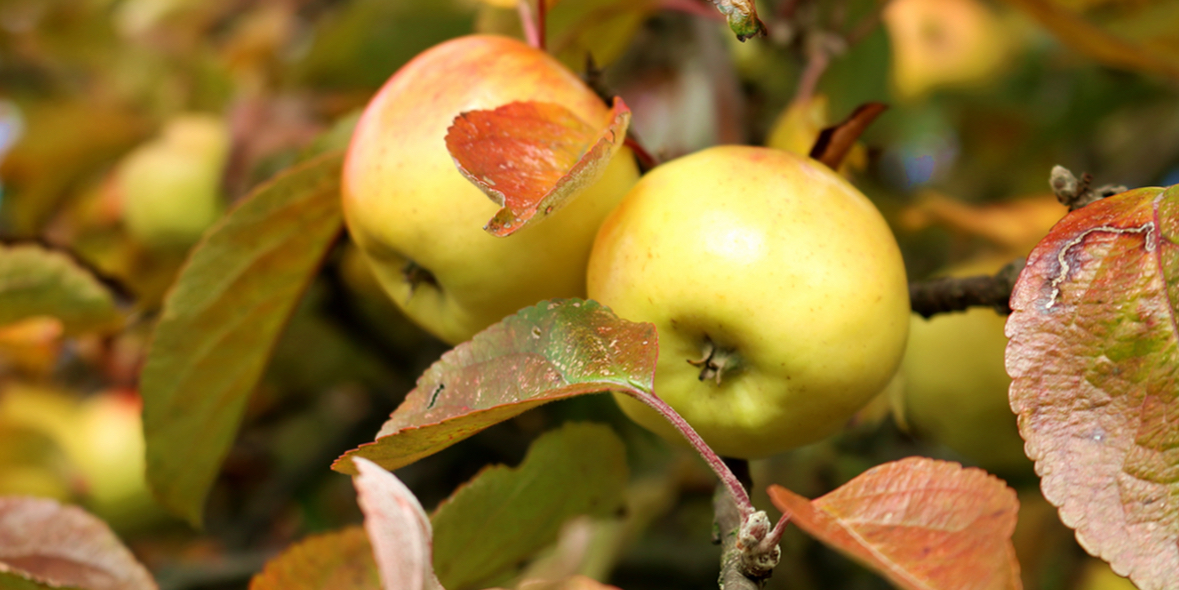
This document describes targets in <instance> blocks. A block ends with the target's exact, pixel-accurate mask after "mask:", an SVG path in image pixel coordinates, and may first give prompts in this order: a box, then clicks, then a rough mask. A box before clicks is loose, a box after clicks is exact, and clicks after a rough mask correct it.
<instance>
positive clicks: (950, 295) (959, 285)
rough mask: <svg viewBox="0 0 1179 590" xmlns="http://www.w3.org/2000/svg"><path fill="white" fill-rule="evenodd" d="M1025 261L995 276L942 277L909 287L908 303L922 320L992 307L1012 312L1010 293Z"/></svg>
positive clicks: (1015, 261)
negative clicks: (955, 312) (952, 312)
mask: <svg viewBox="0 0 1179 590" xmlns="http://www.w3.org/2000/svg"><path fill="white" fill-rule="evenodd" d="M1025 263H1026V261H1025V260H1024V259H1023V258H1018V259H1016V260H1013V261H1011V262H1010V263H1008V264H1007V266H1004V267H1003V268H1002V269H1000V270H999V272H997V273H995V274H994V275H993V276H987V275H980V276H973V277H942V278H937V279H930V280H928V281H921V282H917V283H910V284H909V303H910V305H911V306H912V308H913V311H914V312H915V313H917V314H920V315H921V317H923V318H930V317H932V316H934V315H936V314H939V313H947V312H951V311H966V310H967V309H969V308H971V307H992V308H994V309H995V311H997V312H999V313H1002V314H1009V313H1011V306H1010V299H1011V290H1012V289H1014V288H1015V281H1016V279H1018V278H1019V273H1020V271H1022V270H1023V267H1024V264H1025Z"/></svg>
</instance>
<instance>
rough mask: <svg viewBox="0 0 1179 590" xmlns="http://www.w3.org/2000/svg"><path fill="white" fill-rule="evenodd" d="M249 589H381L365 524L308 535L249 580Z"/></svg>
mask: <svg viewBox="0 0 1179 590" xmlns="http://www.w3.org/2000/svg"><path fill="white" fill-rule="evenodd" d="M250 590H381V578H380V576H379V575H378V573H377V563H376V561H374V560H373V548H372V545H371V544H369V542H368V535H366V534H365V532H364V527H360V526H353V527H348V528H346V529H343V530H340V531H336V532H334V533H328V534H324V535H315V536H313V537H308V538H306V539H304V540H302V541H300V542H299V543H298V544H296V545H293V546H291V547H289V548H287V550H286V551H283V552H282V554H281V555H279V556H278V557H276V558H275V559H272V560H271V561H270V562H268V563H267V564H266V568H265V569H263V570H262V572H261V573H259V574H258V575H256V576H254V579H253V580H251V581H250Z"/></svg>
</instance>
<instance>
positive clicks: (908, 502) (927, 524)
mask: <svg viewBox="0 0 1179 590" xmlns="http://www.w3.org/2000/svg"><path fill="white" fill-rule="evenodd" d="M770 498H771V499H772V500H773V502H774V506H777V507H778V509H779V510H782V511H783V512H785V513H788V514H790V518H791V521H792V522H793V523H794V524H797V525H798V526H799V527H801V528H802V529H803V530H804V531H806V532H807V533H808V534H809V535H811V536H812V537H814V538H816V539H818V540H819V541H821V542H822V543H824V544H826V545H827V546H829V547H832V548H834V549H836V550H838V551H840V552H841V553H843V554H845V555H847V556H849V557H851V558H852V559H855V560H856V561H858V562H860V563H862V564H864V565H865V566H867V567H869V568H871V569H872V570H874V571H876V572H878V573H879V574H881V575H883V576H884V577H886V578H888V579H889V580H890V581H891V582H892V583H893V584H896V585H897V586H898V587H899V588H905V589H908V590H1018V589H1019V588H1020V587H1021V586H1020V579H1019V564H1018V563H1017V562H1016V560H1015V549H1014V547H1013V546H1012V544H1011V534H1012V532H1013V531H1014V530H1015V521H1016V514H1017V512H1018V510H1019V501H1018V500H1016V496H1015V491H1014V490H1012V489H1011V488H1008V487H1007V486H1006V485H1005V484H1004V483H1003V482H1002V481H1001V480H999V479H998V478H996V477H994V476H992V475H988V474H987V472H985V471H982V470H981V469H975V468H963V467H962V466H961V465H959V464H957V463H951V462H947V461H936V460H933V459H926V458H922V457H910V458H908V459H902V460H900V461H894V462H892V463H885V464H884V465H880V466H878V467H874V468H872V469H869V470H868V471H866V472H864V473H863V474H861V475H860V476H859V477H856V478H855V479H853V480H851V481H849V482H847V483H846V484H844V485H843V486H841V487H840V488H839V489H837V490H835V491H834V492H831V493H830V494H827V495H826V496H823V497H822V498H818V499H816V500H807V499H806V498H803V497H802V496H799V495H796V494H795V493H794V492H791V491H790V490H787V489H786V488H783V487H780V486H771V488H770Z"/></svg>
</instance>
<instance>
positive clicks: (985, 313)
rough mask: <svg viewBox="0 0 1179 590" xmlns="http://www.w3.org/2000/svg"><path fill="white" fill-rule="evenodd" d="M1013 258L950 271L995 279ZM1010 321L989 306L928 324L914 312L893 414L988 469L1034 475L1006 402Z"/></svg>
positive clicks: (983, 261) (950, 273) (978, 262)
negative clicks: (1005, 329)
mask: <svg viewBox="0 0 1179 590" xmlns="http://www.w3.org/2000/svg"><path fill="white" fill-rule="evenodd" d="M1012 258H1014V255H1013V256H1011V257H1007V256H997V257H989V258H983V259H980V260H976V261H973V262H971V263H968V264H962V265H958V266H956V267H954V268H952V269H950V270H949V271H947V272H946V273H945V274H946V275H948V276H973V275H982V274H994V273H995V272H997V271H998V270H999V269H1000V268H1002V267H1003V265H1004V264H1006V263H1008V262H1010V261H1011V259H1012ZM1006 322H1007V316H1004V315H1001V314H999V313H996V312H995V311H994V310H991V309H985V308H972V309H970V310H967V311H965V312H956V313H945V314H938V315H935V316H933V317H932V318H929V319H928V320H927V319H924V318H922V317H920V316H917V315H914V316H913V317H912V326H910V328H909V346H908V349H907V350H906V352H905V358H904V361H903V362H902V364H901V367H902V369H901V370H902V371H903V372H904V375H905V379H904V383H905V386H904V389H903V393H902V394H901V395H902V398H901V399H900V400H899V403H895V404H894V411H895V412H896V413H897V417H898V422H900V423H901V424H902V425H904V426H906V427H908V428H910V429H912V430H913V431H914V433H915V434H917V435H918V436H921V437H923V438H926V439H928V440H932V441H936V442H939V443H941V444H944V445H946V446H947V447H950V448H951V449H953V450H954V451H956V452H958V453H961V454H962V455H963V456H964V457H966V458H967V459H970V460H971V461H973V462H975V463H976V464H977V465H978V466H980V467H982V468H984V469H986V470H987V471H991V472H994V473H998V474H1000V475H1021V474H1028V473H1030V472H1031V467H1032V462H1031V460H1029V459H1028V458H1027V456H1026V455H1024V452H1023V439H1022V438H1020V436H1019V428H1018V426H1017V423H1016V418H1015V414H1014V413H1012V411H1011V405H1010V403H1008V401H1007V388H1008V387H1009V386H1010V385H1011V378H1010V377H1008V376H1007V370H1006V368H1005V367H1004V361H1003V357H1004V354H1005V353H1006V350H1007V337H1006V336H1004V334H1003V326H1004V325H1005V324H1006Z"/></svg>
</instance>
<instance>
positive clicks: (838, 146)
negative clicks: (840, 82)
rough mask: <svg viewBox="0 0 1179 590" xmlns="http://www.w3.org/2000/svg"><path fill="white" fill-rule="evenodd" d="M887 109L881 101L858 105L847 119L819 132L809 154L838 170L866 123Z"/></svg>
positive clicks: (864, 128)
mask: <svg viewBox="0 0 1179 590" xmlns="http://www.w3.org/2000/svg"><path fill="white" fill-rule="evenodd" d="M887 109H888V105H886V104H884V103H882V102H870V103H867V104H863V105H860V106H859V107H858V108H856V110H855V111H852V114H850V115H848V117H847V119H844V120H843V121H842V122H840V123H839V124H837V125H833V126H831V127H827V128H826V129H823V130H822V131H821V132H819V138H818V139H816V140H815V145H814V146H812V147H811V153H810V156H811V157H812V158H814V159H816V160H818V161H820V162H822V163H824V164H826V165H827V167H828V168H830V169H832V170H838V169H839V166H840V165H841V164H843V159H844V158H845V157H847V154H848V153H849V152H851V151H852V148H853V147H855V145H856V141H858V140H859V139H860V136H861V135H863V134H864V131H865V130H867V129H868V125H871V124H872V121H875V120H876V117H879V116H880V114H881V113H883V112H884V111H885V110H887Z"/></svg>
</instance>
